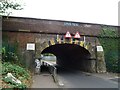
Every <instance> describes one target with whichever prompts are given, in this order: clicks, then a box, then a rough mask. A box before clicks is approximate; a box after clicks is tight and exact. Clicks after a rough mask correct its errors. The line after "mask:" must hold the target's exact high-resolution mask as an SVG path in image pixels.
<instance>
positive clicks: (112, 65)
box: [99, 26, 120, 72]
mask: <svg viewBox="0 0 120 90" xmlns="http://www.w3.org/2000/svg"><path fill="white" fill-rule="evenodd" d="M100 36H101V37H100V38H99V40H100V43H101V45H102V46H103V48H104V54H105V61H106V67H107V71H109V72H120V71H119V70H118V69H119V68H120V67H119V66H118V32H117V28H115V27H107V26H105V27H103V29H102V31H101V34H100ZM106 36H107V37H106Z"/></svg>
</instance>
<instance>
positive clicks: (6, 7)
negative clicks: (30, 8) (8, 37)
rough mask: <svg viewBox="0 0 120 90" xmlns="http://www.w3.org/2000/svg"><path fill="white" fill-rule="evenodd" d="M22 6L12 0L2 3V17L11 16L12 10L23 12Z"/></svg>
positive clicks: (3, 0)
mask: <svg viewBox="0 0 120 90" xmlns="http://www.w3.org/2000/svg"><path fill="white" fill-rule="evenodd" d="M22 9H23V8H22V6H21V5H20V4H18V3H16V2H13V1H10V0H2V1H0V15H7V16H8V15H10V14H11V13H12V12H11V11H12V10H22Z"/></svg>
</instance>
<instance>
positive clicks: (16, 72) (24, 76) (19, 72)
mask: <svg viewBox="0 0 120 90" xmlns="http://www.w3.org/2000/svg"><path fill="white" fill-rule="evenodd" d="M7 73H12V75H13V76H14V77H16V78H17V79H19V80H20V81H21V82H22V84H16V83H14V82H12V81H11V80H10V79H9V78H5V77H6V75H7ZM2 76H3V77H2V80H3V82H4V83H6V84H7V87H9V88H27V87H28V81H30V80H31V76H30V72H29V71H28V70H26V69H24V68H22V67H20V66H18V65H16V64H11V63H10V62H4V63H3V64H2ZM3 88H6V86H4V85H3Z"/></svg>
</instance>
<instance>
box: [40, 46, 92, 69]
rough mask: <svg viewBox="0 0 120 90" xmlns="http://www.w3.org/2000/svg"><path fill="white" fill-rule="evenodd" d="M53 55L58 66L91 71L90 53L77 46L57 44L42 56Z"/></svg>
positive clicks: (48, 48)
mask: <svg viewBox="0 0 120 90" xmlns="http://www.w3.org/2000/svg"><path fill="white" fill-rule="evenodd" d="M44 53H52V54H54V55H55V56H56V57H57V65H58V66H61V67H63V68H69V69H77V70H83V71H91V60H90V57H91V55H90V53H89V51H88V50H86V49H85V48H84V47H81V46H79V45H76V44H55V45H52V46H50V47H47V48H45V49H44V50H43V51H42V53H41V54H44Z"/></svg>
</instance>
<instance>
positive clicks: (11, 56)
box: [2, 47, 18, 63]
mask: <svg viewBox="0 0 120 90" xmlns="http://www.w3.org/2000/svg"><path fill="white" fill-rule="evenodd" d="M2 61H5V62H7V61H9V62H12V63H15V62H18V57H17V55H16V54H15V53H13V52H8V51H6V48H5V47H3V48H2Z"/></svg>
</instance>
